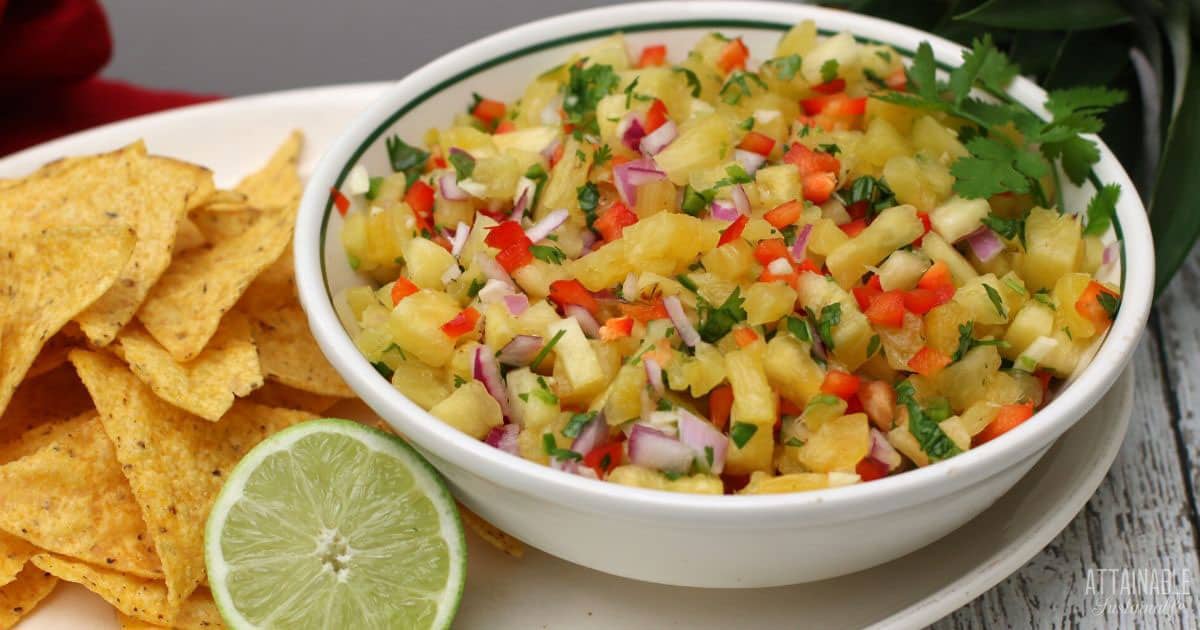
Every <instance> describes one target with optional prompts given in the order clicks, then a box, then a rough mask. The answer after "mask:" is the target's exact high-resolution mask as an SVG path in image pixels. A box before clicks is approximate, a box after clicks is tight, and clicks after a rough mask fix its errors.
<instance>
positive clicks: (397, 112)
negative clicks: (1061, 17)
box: [295, 2, 1154, 527]
mask: <svg viewBox="0 0 1200 630" xmlns="http://www.w3.org/2000/svg"><path fill="white" fill-rule="evenodd" d="M745 16H753V17H754V18H755V19H746V17H745ZM805 19H812V20H814V21H815V22H816V23H817V25H818V27H819V28H820V29H821V30H822V32H830V31H832V32H837V31H847V32H850V33H852V34H854V35H855V36H856V37H859V38H860V39H864V40H868V41H879V42H884V43H888V44H890V45H892V46H894V47H896V48H897V49H898V50H900V51H901V52H907V51H912V50H915V49H916V47H917V44H918V43H920V42H921V41H928V42H929V43H930V44H931V46H932V48H933V52H934V57H935V59H936V60H937V61H938V63H939V65H943V66H944V65H946V64H956V63H957V62H958V61H959V60H960V57H961V52H962V50H963V48H962V47H960V46H959V45H957V44H954V43H952V42H950V41H947V40H944V39H941V38H938V37H935V36H933V35H930V34H928V33H924V32H922V31H918V30H916V29H912V28H909V27H906V26H902V25H898V24H895V23H892V22H888V21H885V20H880V19H877V18H870V17H865V16H861V15H856V14H852V13H848V12H844V11H838V10H832V9H824V8H820V7H812V6H804V5H793V4H783V3H775V2H687V3H683V2H647V3H640V4H627V5H619V6H614V7H609V8H601V9H592V10H586V11H579V12H575V13H569V14H565V15H561V16H557V17H551V18H547V19H543V20H538V21H536V22H532V23H529V24H526V25H523V26H519V27H516V28H512V29H509V30H506V31H502V32H500V33H497V34H495V35H492V36H489V37H487V38H484V39H482V40H479V41H477V42H475V43H473V44H470V45H468V46H464V47H462V48H460V49H458V50H455V51H453V52H451V53H448V54H446V55H444V56H442V57H440V58H438V59H437V60H435V61H433V62H431V63H429V64H427V65H426V66H424V67H422V68H421V69H419V70H417V71H416V72H414V73H413V74H411V75H409V76H407V77H406V78H404V79H403V80H401V81H399V82H398V83H396V84H395V85H394V86H393V87H391V88H390V89H389V90H388V92H387V93H386V94H385V95H384V96H383V97H382V98H381V99H380V100H379V101H378V102H376V103H375V104H374V105H373V106H372V107H371V108H369V109H368V110H367V111H366V112H364V113H363V114H362V115H361V116H360V117H359V118H358V119H357V120H356V121H355V122H354V123H353V124H352V125H351V126H350V127H349V128H348V129H347V131H346V132H345V133H344V134H343V136H342V137H341V138H340V139H339V140H338V141H337V142H336V143H335V144H334V146H333V147H332V148H331V149H330V150H329V151H327V152H326V154H325V155H324V157H323V158H322V159H321V161H320V163H319V164H318V166H317V169H316V171H315V172H314V174H313V176H312V178H311V179H310V180H309V183H308V186H307V188H306V190H305V194H304V199H303V201H302V203H301V209H300V215H299V220H298V224H297V230H296V238H295V260H296V277H297V285H298V289H299V293H300V298H301V302H302V304H303V306H304V309H305V311H306V312H307V314H308V318H309V322H310V325H311V326H312V329H313V331H314V336H315V337H316V339H317V341H318V343H319V344H320V346H321V348H322V350H323V351H324V352H325V355H326V356H327V357H328V358H329V360H330V361H331V363H332V364H333V365H334V366H335V367H336V368H337V369H338V371H339V372H340V373H341V375H342V376H343V378H345V380H346V381H347V383H348V384H349V385H350V386H351V388H353V389H354V390H355V391H356V392H358V393H359V395H360V396H361V397H362V398H363V399H364V401H366V402H367V403H368V405H370V406H371V407H372V408H373V409H375V411H376V412H378V413H379V414H380V415H381V416H383V417H384V418H386V419H388V420H389V422H394V423H395V426H396V428H397V429H398V430H400V431H402V432H403V433H404V434H405V435H407V436H408V437H409V438H410V439H411V440H412V441H413V442H414V443H416V444H417V445H419V446H421V447H422V448H424V449H426V450H427V451H428V452H431V453H433V454H434V455H435V456H436V457H437V458H441V459H444V460H446V461H447V462H450V463H451V464H453V465H455V466H458V467H461V468H463V469H465V470H467V471H470V472H471V473H472V474H475V475H478V476H480V477H483V478H486V479H489V480H491V481H493V482H495V483H498V484H500V485H502V486H504V487H508V488H511V489H514V490H519V491H523V492H526V493H529V494H533V495H535V496H540V497H542V498H544V499H546V500H550V501H555V502H558V503H562V504H565V505H571V506H574V507H576V508H578V509H582V510H586V511H591V512H594V513H597V514H599V515H603V516H605V517H609V518H612V517H616V518H634V519H653V520H657V521H662V520H664V519H665V520H673V521H676V522H680V523H689V524H692V525H697V524H699V525H703V524H709V525H711V526H714V527H720V526H728V525H730V524H735V523H737V522H748V521H752V520H754V519H760V518H761V519H769V521H770V522H771V523H774V524H776V525H777V526H780V527H786V526H787V524H788V522H794V521H792V520H791V519H796V518H803V519H804V520H805V521H806V522H808V521H812V522H815V521H826V520H838V521H840V520H849V519H852V518H859V517H862V516H868V515H872V514H878V513H882V512H886V511H888V510H889V509H892V507H893V506H896V505H901V504H904V505H916V504H920V503H923V502H927V501H931V500H933V499H935V498H936V497H938V496H941V495H943V494H945V492H946V488H945V486H946V485H947V484H950V485H953V486H956V487H965V486H966V485H967V484H969V483H971V482H973V481H976V480H979V479H982V478H984V477H986V476H989V475H992V474H994V473H996V472H998V471H999V470H1002V469H1004V468H1007V467H1009V466H1012V465H1014V464H1016V463H1018V462H1020V461H1022V460H1023V459H1025V458H1026V457H1029V456H1031V455H1033V454H1035V453H1037V452H1038V451H1040V450H1042V449H1044V448H1046V447H1048V446H1049V445H1050V444H1051V443H1052V442H1053V440H1055V439H1056V438H1057V437H1058V436H1059V435H1061V434H1062V432H1063V431H1065V430H1066V429H1067V428H1069V427H1070V426H1071V425H1072V424H1073V423H1074V422H1075V421H1076V420H1077V419H1078V418H1079V417H1081V416H1082V415H1083V414H1084V413H1086V411H1087V410H1088V409H1090V408H1091V407H1092V406H1093V405H1094V404H1095V403H1096V401H1098V400H1099V399H1100V398H1101V396H1102V395H1103V393H1104V392H1105V391H1107V390H1108V389H1109V387H1111V386H1112V384H1113V383H1114V381H1115V380H1116V379H1117V377H1118V376H1119V375H1120V373H1121V370H1122V368H1123V366H1124V365H1125V363H1126V362H1127V361H1128V360H1129V358H1130V357H1131V356H1132V354H1133V351H1134V349H1135V347H1136V344H1137V342H1138V339H1139V338H1140V337H1141V333H1142V330H1143V329H1144V327H1145V323H1146V319H1147V317H1148V315H1149V309H1150V306H1151V301H1152V291H1153V287H1154V277H1153V276H1154V271H1153V269H1154V264H1153V244H1152V241H1151V238H1150V229H1149V225H1148V222H1147V220H1146V215H1145V209H1144V208H1143V206H1142V205H1141V202H1140V201H1139V200H1138V198H1137V196H1136V194H1135V192H1134V191H1136V188H1135V187H1134V185H1133V183H1132V182H1131V181H1130V179H1129V176H1128V175H1127V174H1126V173H1125V171H1124V169H1123V168H1122V167H1121V166H1120V164H1119V163H1118V162H1117V160H1116V158H1115V157H1114V156H1113V154H1112V152H1111V151H1109V149H1108V148H1107V147H1106V146H1104V144H1103V143H1100V152H1101V159H1100V162H1099V163H1098V164H1097V165H1096V167H1095V169H1094V170H1093V172H1092V174H1091V177H1090V179H1091V181H1092V182H1093V184H1095V183H1096V182H1099V181H1105V182H1114V183H1117V184H1119V185H1120V186H1121V188H1122V190H1123V191H1125V193H1126V194H1123V195H1122V196H1121V200H1120V202H1119V203H1118V208H1117V216H1116V217H1115V219H1116V221H1114V227H1115V229H1116V230H1117V236H1118V238H1120V239H1121V260H1122V288H1123V296H1122V306H1121V310H1120V312H1119V313H1118V315H1117V318H1116V321H1115V322H1114V324H1113V326H1112V328H1111V329H1110V331H1109V333H1108V337H1107V339H1106V340H1105V341H1104V343H1103V344H1102V345H1101V347H1100V349H1099V351H1098V352H1097V354H1096V356H1095V357H1094V359H1093V360H1092V362H1091V364H1090V365H1089V366H1088V367H1087V368H1086V369H1084V370H1083V372H1082V373H1081V374H1080V375H1079V377H1078V379H1077V381H1076V382H1075V383H1073V384H1071V385H1070V386H1069V387H1066V388H1065V389H1064V390H1063V391H1062V392H1060V393H1059V395H1058V396H1057V397H1056V398H1055V399H1054V400H1053V401H1051V402H1050V403H1049V404H1048V405H1047V406H1046V407H1045V408H1043V409H1042V410H1040V411H1039V412H1038V413H1037V415H1036V416H1035V417H1034V418H1033V419H1032V420H1030V421H1029V422H1026V423H1024V424H1022V425H1021V426H1019V427H1017V428H1016V429H1014V430H1012V431H1010V432H1009V433H1008V434H1007V435H1005V437H1004V439H1001V440H995V441H993V442H990V443H988V444H985V445H983V446H981V447H979V448H976V449H971V450H970V451H968V452H966V453H963V454H961V455H958V456H956V457H954V458H952V459H950V460H947V461H944V462H940V463H937V464H934V465H931V466H927V467H925V468H920V469H917V470H913V471H909V472H906V473H904V474H901V475H897V476H895V477H888V478H885V479H881V480H877V481H873V482H871V483H864V484H856V485H852V486H847V487H842V488H834V489H828V490H819V491H812V492H803V493H792V494H776V495H753V496H750V495H735V496H705V495H689V494H678V493H670V492H659V491H652V490H644V489H640V488H630V487H626V486H621V485H618V484H613V483H607V482H596V481H593V480H589V479H584V478H582V477H578V476H575V475H569V474H565V473H562V472H560V471H556V470H552V469H550V468H547V467H545V466H541V465H539V464H536V463H533V462H530V461H526V460H524V459H521V458H519V457H514V456H512V455H509V454H507V453H504V452H502V451H499V450H497V449H495V448H492V447H491V446H488V445H486V444H484V443H483V442H481V441H478V440H475V439H472V438H470V437H468V436H467V435H465V434H463V433H461V432H459V431H458V430H457V429H454V428H453V427H451V426H449V425H447V424H445V423H443V422H441V421H440V420H438V419H436V418H434V417H433V416H431V415H429V414H428V413H427V412H426V411H425V410H423V409H421V408H420V407H419V406H417V405H416V404H415V403H413V402H412V401H410V400H408V399H407V398H406V397H404V396H403V395H402V394H400V392H399V391H397V390H396V389H395V388H393V387H392V385H391V384H390V383H389V382H388V381H387V380H385V379H383V378H380V377H379V375H378V374H377V373H376V372H375V370H374V369H373V368H372V367H371V365H370V364H369V363H368V362H367V361H366V359H365V358H364V357H363V356H362V355H361V354H360V353H359V351H358V350H357V348H356V347H355V346H354V344H353V342H352V341H351V340H350V338H349V336H348V335H347V334H346V332H345V330H344V329H343V328H342V325H341V323H340V321H339V320H338V318H337V315H336V314H335V312H334V309H333V306H332V297H331V295H330V292H329V290H328V287H327V286H326V283H325V274H324V252H323V239H324V233H325V228H326V222H327V221H328V219H329V216H330V215H331V212H332V209H331V205H332V204H331V203H330V201H329V194H328V191H329V190H330V187H331V186H332V187H336V186H338V185H340V183H341V180H342V178H343V177H344V176H345V174H346V172H347V171H348V170H349V168H350V167H351V166H352V165H353V164H354V163H356V161H357V160H358V158H359V156H360V155H361V154H362V152H363V151H365V150H366V148H367V147H368V146H369V145H370V144H371V143H373V142H374V141H375V140H377V139H378V137H379V136H380V135H381V134H382V133H383V132H385V131H386V130H387V129H388V128H389V127H390V126H391V124H392V123H393V122H394V121H395V120H397V119H398V118H399V117H400V116H402V115H403V114H404V113H405V112H407V111H409V110H410V109H411V108H413V107H415V106H416V105H418V104H420V103H421V102H423V101H424V100H425V99H427V98H428V97H430V96H431V95H433V94H435V93H437V92H438V91H440V90H442V89H444V88H445V87H447V86H449V85H451V84H453V83H456V82H459V81H461V80H463V79H465V78H468V77H470V76H472V75H474V74H476V73H478V72H481V71H483V70H486V69H488V68H491V67H494V66H496V65H499V64H502V63H505V62H507V61H509V60H511V59H514V58H517V57H520V56H523V55H526V54H529V53H531V52H535V51H537V50H541V49H544V48H547V47H550V46H556V45H561V44H564V43H569V42H571V41H573V40H578V39H586V38H590V37H597V36H602V35H605V34H609V33H614V32H619V31H620V32H627V33H628V32H637V31H648V30H649V31H653V30H671V29H680V28H699V27H706V28H714V29H715V28H725V29H737V28H748V29H770V30H780V31H782V30H785V29H787V28H789V27H790V26H792V25H793V24H795V23H797V22H800V21H802V20H805ZM498 51H513V52H507V53H504V54H501V55H500V56H497V52H498ZM447 77H448V78H447ZM1009 94H1010V95H1011V96H1013V97H1014V98H1015V99H1016V100H1017V101H1019V102H1021V103H1022V104H1024V105H1025V106H1027V107H1029V108H1030V109H1031V110H1032V111H1034V112H1035V113H1037V114H1038V115H1040V116H1043V117H1046V116H1047V112H1046V111H1045V109H1044V107H1043V106H1042V103H1043V102H1044V101H1045V92H1044V91H1043V90H1042V89H1041V88H1039V87H1037V86H1036V85H1035V84H1034V83H1032V82H1031V81H1029V80H1027V79H1025V78H1023V77H1020V78H1017V79H1016V80H1015V81H1014V82H1013V84H1012V86H1011V88H1010V89H1009ZM1094 139H1096V140H1097V142H1099V139H1098V138H1094ZM1130 262H1132V263H1134V266H1133V267H1132V268H1130V267H1129V263H1130ZM930 507H931V509H936V506H935V505H931V506H930Z"/></svg>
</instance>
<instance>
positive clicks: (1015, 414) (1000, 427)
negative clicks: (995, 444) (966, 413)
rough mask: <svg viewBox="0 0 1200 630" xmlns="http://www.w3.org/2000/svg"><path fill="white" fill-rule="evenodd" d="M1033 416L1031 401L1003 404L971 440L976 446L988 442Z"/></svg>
mask: <svg viewBox="0 0 1200 630" xmlns="http://www.w3.org/2000/svg"><path fill="white" fill-rule="evenodd" d="M1032 417H1033V403H1031V402H1027V403H1018V404H1013V405H1004V406H1003V407H1001V408H1000V411H999V412H997V413H996V418H995V419H994V420H992V421H991V422H989V423H988V425H987V426H986V427H984V428H983V430H982V431H980V432H979V434H978V435H976V436H975V439H974V440H972V441H973V442H974V443H975V445H976V446H978V445H980V444H983V443H985V442H990V441H991V440H994V439H996V438H998V437H1000V436H1001V435H1004V434H1005V433H1008V432H1009V431H1012V430H1013V429H1015V428H1017V427H1018V426H1020V424H1021V423H1022V422H1025V421H1026V420H1028V419H1030V418H1032Z"/></svg>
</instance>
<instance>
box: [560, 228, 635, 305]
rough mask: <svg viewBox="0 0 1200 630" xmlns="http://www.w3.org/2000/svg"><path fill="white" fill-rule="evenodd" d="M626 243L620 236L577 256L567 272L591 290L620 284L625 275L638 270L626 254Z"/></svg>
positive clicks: (570, 263) (568, 266)
mask: <svg viewBox="0 0 1200 630" xmlns="http://www.w3.org/2000/svg"><path fill="white" fill-rule="evenodd" d="M628 229H629V228H626V230H628ZM626 244H627V241H626V239H624V238H620V239H617V240H615V241H613V242H611V243H608V244H607V245H605V246H603V247H601V248H599V249H596V250H593V251H592V252H590V253H588V254H587V255H585V256H583V257H582V258H576V259H575V260H572V261H571V262H569V263H567V273H569V274H570V275H571V276H572V277H574V278H575V279H577V280H579V282H581V283H582V284H583V286H585V287H587V288H588V290H590V291H600V290H603V289H607V288H608V287H611V286H614V285H616V284H619V283H620V282H621V281H622V280H624V279H625V276H627V275H629V274H630V273H632V272H634V271H637V269H636V268H635V267H634V266H633V265H632V264H631V263H630V261H629V258H628V257H627V256H626V253H625V252H626V249H627V248H626Z"/></svg>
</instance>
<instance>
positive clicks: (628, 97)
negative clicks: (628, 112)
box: [625, 75, 642, 109]
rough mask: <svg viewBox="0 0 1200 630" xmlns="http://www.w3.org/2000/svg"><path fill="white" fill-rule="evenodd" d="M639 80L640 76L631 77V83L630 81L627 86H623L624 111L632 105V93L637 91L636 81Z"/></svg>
mask: <svg viewBox="0 0 1200 630" xmlns="http://www.w3.org/2000/svg"><path fill="white" fill-rule="evenodd" d="M641 78H642V77H641V75H639V76H636V77H633V81H630V82H629V85H627V86H625V109H629V106H630V105H632V104H633V91H634V90H635V89H637V84H638V81H639V80H641Z"/></svg>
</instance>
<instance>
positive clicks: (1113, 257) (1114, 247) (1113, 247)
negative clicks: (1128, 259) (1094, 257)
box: [1101, 241, 1121, 265]
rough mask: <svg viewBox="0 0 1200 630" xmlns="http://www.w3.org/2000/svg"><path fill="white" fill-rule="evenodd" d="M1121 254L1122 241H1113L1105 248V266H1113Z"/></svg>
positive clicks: (1103, 260)
mask: <svg viewBox="0 0 1200 630" xmlns="http://www.w3.org/2000/svg"><path fill="white" fill-rule="evenodd" d="M1120 254H1121V241H1113V242H1111V243H1109V244H1108V245H1105V246H1104V255H1103V258H1101V262H1102V263H1103V264H1105V265H1111V264H1113V263H1115V262H1117V259H1118V258H1120Z"/></svg>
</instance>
